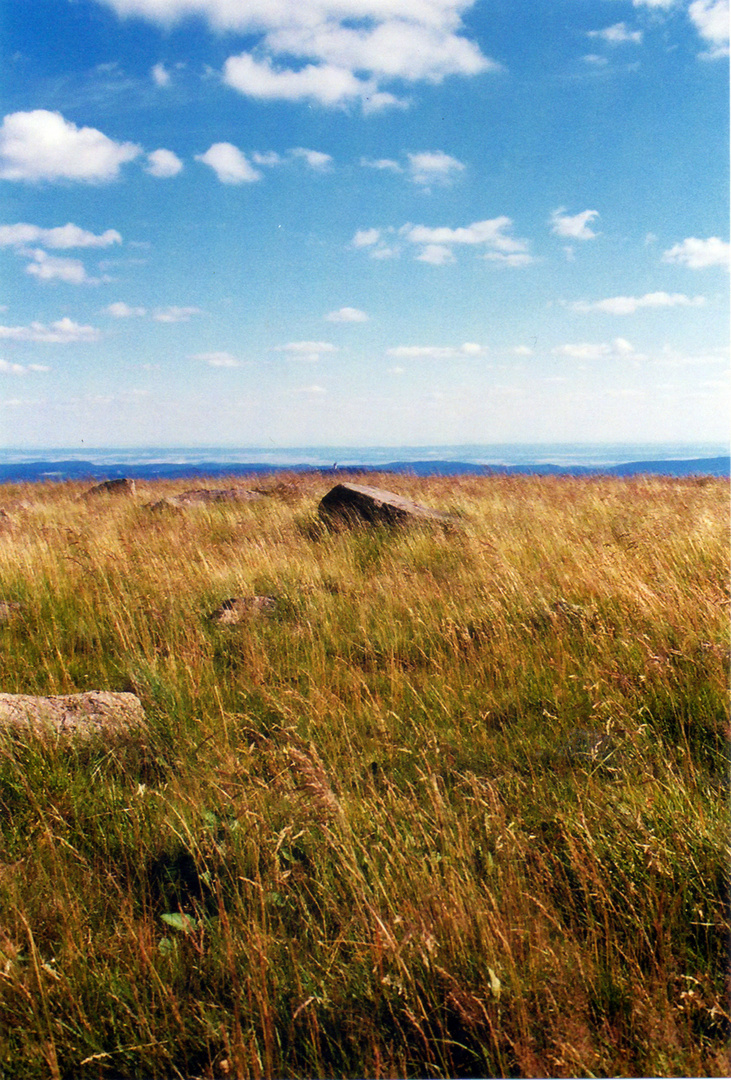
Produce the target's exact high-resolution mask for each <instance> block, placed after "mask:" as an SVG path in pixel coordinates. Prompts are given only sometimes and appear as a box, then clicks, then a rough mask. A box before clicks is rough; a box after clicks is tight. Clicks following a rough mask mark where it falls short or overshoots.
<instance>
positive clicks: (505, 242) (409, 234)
mask: <svg viewBox="0 0 731 1080" xmlns="http://www.w3.org/2000/svg"><path fill="white" fill-rule="evenodd" d="M512 224H513V222H512V221H511V219H510V218H509V217H504V216H503V217H496V218H491V219H489V220H488V221H475V222H474V223H473V224H472V225H467V226H464V227H461V228H457V229H451V228H448V227H446V226H441V227H438V228H429V227H428V226H426V225H404V226H403V227H402V228H401V229H400V230H399V232H400V234H401V235H402V236H403V237H404V238H405V239H406V240H408V241H409V242H410V243H412V244H445V245H446V244H485V245H487V246H489V247H493V248H496V249H497V250H498V251H505V252H510V251H524V250H525V248H526V243H527V242H526V241H525V240H516V239H515V238H514V237H512V236H506V235H505V230H506V229H509V228H511V227H512Z"/></svg>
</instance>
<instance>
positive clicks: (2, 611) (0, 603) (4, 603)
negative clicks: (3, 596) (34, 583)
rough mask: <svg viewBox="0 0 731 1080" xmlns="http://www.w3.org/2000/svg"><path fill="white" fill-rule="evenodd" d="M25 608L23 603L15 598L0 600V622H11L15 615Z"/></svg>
mask: <svg viewBox="0 0 731 1080" xmlns="http://www.w3.org/2000/svg"><path fill="white" fill-rule="evenodd" d="M22 610H23V605H22V604H18V603H16V601H15V600H0V623H5V622H9V621H10V619H12V617H13V615H17V614H18V612H19V611H22Z"/></svg>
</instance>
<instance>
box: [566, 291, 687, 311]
mask: <svg viewBox="0 0 731 1080" xmlns="http://www.w3.org/2000/svg"><path fill="white" fill-rule="evenodd" d="M705 302H706V298H705V297H704V296H686V295H685V294H684V293H666V292H654V293H645V295H644V296H610V297H608V298H607V299H606V300H595V301H593V302H592V303H589V302H587V301H585V300H577V302H576V303H574V304H572V305H571V308H572V310H573V311H580V312H582V313H588V312H590V311H602V312H604V313H605V314H607V315H634V313H635V312H636V311H639V309H640V308H668V307H702V305H703V304H705Z"/></svg>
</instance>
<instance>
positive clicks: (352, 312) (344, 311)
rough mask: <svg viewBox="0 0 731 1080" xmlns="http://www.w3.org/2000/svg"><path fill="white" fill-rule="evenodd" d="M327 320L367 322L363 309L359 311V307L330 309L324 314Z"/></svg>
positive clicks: (335, 321)
mask: <svg viewBox="0 0 731 1080" xmlns="http://www.w3.org/2000/svg"><path fill="white" fill-rule="evenodd" d="M325 318H326V320H327V321H328V322H334V323H353V322H368V316H367V315H366V313H365V311H361V310H360V309H359V308H354V307H341V308H338V310H337V311H331V312H329V313H328V314H327V315H326V316H325Z"/></svg>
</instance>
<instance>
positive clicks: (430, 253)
mask: <svg viewBox="0 0 731 1080" xmlns="http://www.w3.org/2000/svg"><path fill="white" fill-rule="evenodd" d="M512 226H513V222H512V220H511V219H510V218H509V217H505V216H504V215H503V216H501V217H497V218H490V219H488V220H486V221H475V222H473V223H472V224H471V225H465V226H460V227H458V228H456V229H455V228H452V227H450V226H446V225H444V226H437V227H431V226H428V225H412V224H410V223H409V224H406V225H402V226H401V228H399V229H395V228H393V227H391V226H390V227H388V228H386V229H376V228H373V229H360V230H358V232H356V234H355V236H354V237H353V240H352V244H353V247H356V248H366V249H368V250H369V254H370V256H371V258H376V259H378V258H380V259H384V258H390V257H393V256H395V255H398V254H399V252H400V249H401V245H402V244H404V243H405V244H414V245H416V246H417V248H418V251H417V253H416V254H415V256H414V258H415V259H416V260H417V261H418V262H425V263H430V264H431V265H432V266H445V265H447V264H448V263H453V262H454V261H455V258H456V257H455V254H454V250H453V248H454V247H455V246H458V247H459V246H471V247H475V248H478V249H483V250H479V251H478V256H479V257H481V258H488V259H491V260H493V261H494V262H495V264H496V265H503V266H527V265H529V264H530V263H532V262H533V261H534V259H533V256H532V255H531V254H530V253H529V251H528V241H527V240H521V239H518V238H516V237H514V236H510V235H509V234H508V231H509V230H510V229H511V228H512ZM484 249H487V251H485V250H484Z"/></svg>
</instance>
